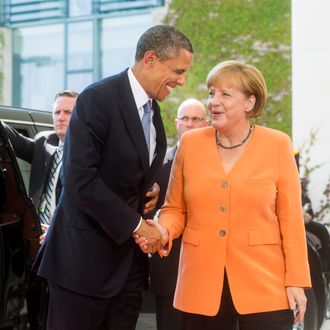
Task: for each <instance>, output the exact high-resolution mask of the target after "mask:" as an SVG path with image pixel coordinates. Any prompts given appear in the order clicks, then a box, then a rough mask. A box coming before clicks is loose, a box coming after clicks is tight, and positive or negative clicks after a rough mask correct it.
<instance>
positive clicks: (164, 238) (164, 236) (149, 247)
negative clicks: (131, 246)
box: [133, 220, 168, 256]
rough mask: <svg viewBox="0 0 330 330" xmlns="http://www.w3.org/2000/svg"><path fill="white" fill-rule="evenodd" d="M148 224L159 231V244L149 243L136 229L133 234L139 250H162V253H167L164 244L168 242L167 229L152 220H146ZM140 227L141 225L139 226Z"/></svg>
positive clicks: (151, 251) (149, 251) (150, 251)
mask: <svg viewBox="0 0 330 330" xmlns="http://www.w3.org/2000/svg"><path fill="white" fill-rule="evenodd" d="M146 223H147V225H148V226H151V227H154V228H157V230H158V231H159V233H160V234H161V245H160V247H159V245H155V244H150V243H149V241H148V239H147V238H146V237H145V236H142V235H139V233H138V231H136V232H135V233H134V235H133V237H134V239H135V242H136V243H137V244H139V246H140V248H141V250H142V251H143V252H145V253H154V252H156V251H159V250H160V249H161V250H162V251H161V252H162V255H164V256H165V255H167V254H168V251H167V248H166V245H167V243H168V231H167V229H166V228H164V227H162V226H161V225H160V224H158V223H157V222H155V221H153V220H146ZM140 228H141V227H140ZM140 228H139V229H140Z"/></svg>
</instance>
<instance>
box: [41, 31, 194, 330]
mask: <svg viewBox="0 0 330 330" xmlns="http://www.w3.org/2000/svg"><path fill="white" fill-rule="evenodd" d="M192 52H193V50H192V46H191V44H190V42H189V40H188V39H187V37H186V36H184V35H183V34H182V33H181V32H179V31H178V30H176V29H175V28H173V27H171V26H166V25H158V26H154V27H152V28H150V29H149V30H147V31H146V32H145V33H144V34H143V35H142V36H141V38H140V39H139V41H138V44H137V49H136V55H135V63H134V65H133V67H132V68H131V69H128V70H125V71H124V72H121V73H119V74H118V75H115V76H112V77H108V78H105V79H103V80H101V81H99V82H96V83H94V84H92V85H91V86H88V87H87V88H86V89H85V90H84V91H83V92H82V93H81V94H80V96H79V97H78V99H77V102H76V105H75V108H74V111H73V114H72V117H71V121H70V125H69V128H68V132H67V135H66V139H65V146H64V155H63V167H62V176H61V178H62V180H63V189H62V194H61V197H60V201H59V204H58V206H57V208H56V211H55V214H54V220H53V221H52V222H51V225H50V228H49V231H48V234H47V236H46V240H45V243H44V244H43V245H42V249H41V250H42V251H41V253H40V255H39V258H40V265H39V275H40V276H43V277H45V278H47V279H48V282H49V286H50V303H49V310H48V323H47V329H49V330H52V329H54V330H55V329H56V330H59V329H61V330H72V329H79V330H85V329H89V330H90V329H113V330H126V329H127V330H129V329H130V330H131V329H135V325H136V321H137V318H138V314H139V310H140V307H141V303H142V292H143V289H144V287H145V284H146V280H147V273H148V260H147V256H146V255H145V254H144V253H143V252H142V251H141V250H140V248H139V246H138V245H136V243H135V242H134V239H133V237H132V235H133V233H135V234H137V235H141V236H143V237H146V238H147V240H148V242H149V244H151V246H154V247H155V248H160V247H161V244H162V242H163V241H164V238H163V236H162V234H164V233H160V232H159V230H158V229H157V228H156V227H155V226H152V225H149V224H148V223H147V222H146V221H145V220H144V219H143V218H142V217H141V216H142V215H143V214H144V212H143V209H144V205H145V202H146V200H145V195H146V192H147V191H148V190H149V189H150V187H152V186H153V184H154V182H155V178H156V175H157V173H158V170H159V169H160V166H161V164H162V161H163V158H164V155H165V151H166V137H165V132H164V127H163V123H162V119H161V116H160V109H159V106H158V103H157V102H156V101H162V100H164V99H165V98H166V97H167V96H168V95H169V94H170V92H171V91H172V90H173V89H174V88H175V87H176V86H182V85H183V84H184V82H185V74H186V72H187V70H188V68H189V66H190V65H191V62H192ZM150 101H152V104H151V106H152V110H151V112H150V103H151V102H150ZM150 116H151V119H150ZM145 117H146V118H148V119H147V120H146V121H145V120H144V118H145ZM146 122H147V123H148V125H146V126H145V123H146ZM143 127H145V129H143Z"/></svg>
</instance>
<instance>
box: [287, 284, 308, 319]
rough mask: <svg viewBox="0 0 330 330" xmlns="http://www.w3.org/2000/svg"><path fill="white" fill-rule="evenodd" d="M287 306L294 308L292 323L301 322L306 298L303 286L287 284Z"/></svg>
mask: <svg viewBox="0 0 330 330" xmlns="http://www.w3.org/2000/svg"><path fill="white" fill-rule="evenodd" d="M286 295H287V297H288V301H289V306H290V309H291V310H295V311H296V314H295V319H294V323H302V322H303V321H304V315H305V312H306V304H307V298H306V296H305V292H304V289H303V288H298V287H294V286H288V287H287V288H286Z"/></svg>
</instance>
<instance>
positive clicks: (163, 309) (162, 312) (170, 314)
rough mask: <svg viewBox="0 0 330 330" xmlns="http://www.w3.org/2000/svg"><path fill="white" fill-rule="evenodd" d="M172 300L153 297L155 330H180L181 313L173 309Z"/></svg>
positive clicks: (167, 297) (171, 297) (171, 298)
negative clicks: (154, 302)
mask: <svg viewBox="0 0 330 330" xmlns="http://www.w3.org/2000/svg"><path fill="white" fill-rule="evenodd" d="M173 298H174V297H173V294H172V295H170V296H159V295H155V301H156V321H157V330H181V329H182V312H181V311H179V310H178V309H175V308H174V307H173Z"/></svg>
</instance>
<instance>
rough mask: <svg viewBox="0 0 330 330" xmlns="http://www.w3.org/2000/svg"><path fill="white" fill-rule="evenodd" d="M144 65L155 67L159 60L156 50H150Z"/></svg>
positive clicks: (145, 55)
mask: <svg viewBox="0 0 330 330" xmlns="http://www.w3.org/2000/svg"><path fill="white" fill-rule="evenodd" d="M143 60H144V63H145V64H147V65H153V64H154V62H155V61H156V60H157V54H156V52H155V51H154V50H148V51H147V52H146V53H145V54H144V57H143Z"/></svg>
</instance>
